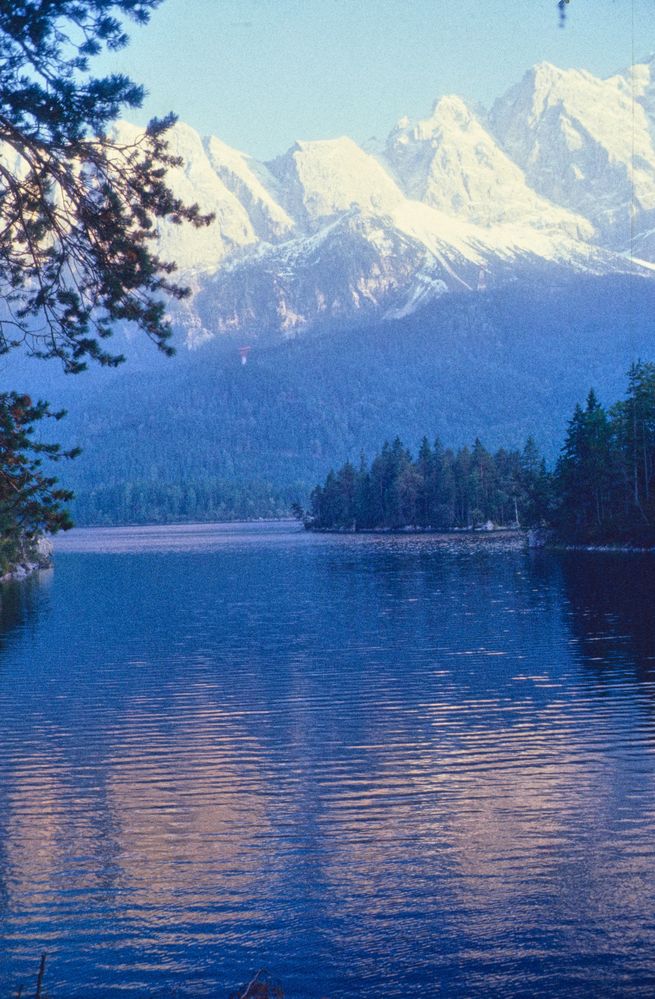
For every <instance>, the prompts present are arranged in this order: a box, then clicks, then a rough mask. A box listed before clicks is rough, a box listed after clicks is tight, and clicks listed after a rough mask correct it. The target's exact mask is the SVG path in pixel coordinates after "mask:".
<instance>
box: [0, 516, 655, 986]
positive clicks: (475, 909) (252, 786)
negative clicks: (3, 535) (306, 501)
mask: <svg viewBox="0 0 655 999" xmlns="http://www.w3.org/2000/svg"><path fill="white" fill-rule="evenodd" d="M654 595H655V559H652V558H649V557H645V556H637V555H630V556H628V555H618V554H600V553H593V554H591V553H590V554H577V553H576V554H567V555H549V554H545V553H539V552H537V553H529V552H525V551H521V550H513V549H512V548H511V547H507V545H506V544H505V543H504V542H502V541H501V540H499V539H496V538H494V537H490V538H480V539H478V540H471V539H463V538H461V539H455V540H451V541H448V540H444V539H438V538H431V537H427V536H424V537H411V536H397V537H395V536H394V537H392V536H368V537H353V536H319V537H317V536H312V535H307V534H304V533H303V532H298V531H297V530H296V529H295V528H294V527H293V526H289V525H287V524H279V525H259V526H251V525H234V526H231V527H211V526H204V527H179V528H147V529H131V530H127V529H126V530H114V531H112V530H99V531H77V532H72V533H71V534H70V535H68V536H66V537H63V538H62V539H61V541H60V542H59V543H58V552H57V558H56V567H55V569H54V571H47V572H44V573H41V574H40V576H39V578H35V579H32V580H29V581H27V582H26V583H23V584H12V585H10V586H6V587H4V589H3V591H2V604H1V614H2V617H1V621H0V996H2V999H4V997H5V996H7V997H8V996H9V995H10V994H15V989H16V986H17V985H18V984H19V983H21V982H24V983H25V984H26V985H31V986H32V991H33V983H34V978H35V973H36V968H37V964H38V959H39V956H40V954H41V952H42V951H46V952H47V953H48V964H47V975H46V987H47V991H48V994H49V995H51V996H52V999H73V997H75V999H82V997H85V999H86V997H88V996H91V995H93V996H94V997H96V999H98V997H99V999H111V997H114V996H122V997H126V999H132V997H136V996H151V995H152V996H177V997H180V999H184V997H187V996H197V997H209V996H212V997H217V999H221V997H224V996H225V997H226V996H227V994H228V993H229V991H230V990H232V989H234V988H236V987H237V986H239V985H240V984H243V983H245V982H246V981H248V979H249V978H250V977H251V976H252V974H253V973H254V972H255V971H256V970H257V969H258V968H260V967H266V968H267V969H269V971H270V972H271V973H272V974H273V975H274V977H275V978H276V979H278V980H279V981H280V982H281V983H282V985H283V986H284V990H285V996H286V997H287V999H320V997H327V999H355V997H364V996H366V997H371V996H384V997H385V999H401V997H403V999H404V997H408V996H412V997H417V996H419V997H424V996H425V997H427V996H434V995H443V996H448V997H478V996H479V997H483V996H484V997H490V996H498V997H501V996H502V997H506V996H512V997H518V996H525V997H528V996H542V997H550V996H553V997H555V996H557V997H559V996H562V997H563V996H566V997H570V996H581V997H582V996H585V997H586V996H594V997H605V996H607V997H617V999H618V997H632V996H644V997H646V996H648V997H651V996H652V995H653V994H654V993H655V613H654ZM12 989H13V993H12V992H11V990H12ZM30 994H31V993H30Z"/></svg>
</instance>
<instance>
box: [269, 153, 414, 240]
mask: <svg viewBox="0 0 655 999" xmlns="http://www.w3.org/2000/svg"><path fill="white" fill-rule="evenodd" d="M267 166H268V168H269V170H270V172H271V173H272V174H273V175H274V176H275V177H276V179H277V181H278V183H279V186H280V191H281V196H282V197H283V199H284V204H285V207H286V209H287V211H288V212H289V214H290V215H293V216H294V218H296V219H297V220H298V222H299V223H300V224H301V225H305V226H307V227H308V228H309V229H310V230H312V229H315V228H316V226H317V225H318V224H320V223H321V222H323V221H325V220H330V219H333V218H334V217H335V216H336V215H338V214H340V213H342V212H347V211H349V210H350V209H351V208H352V207H353V206H357V207H359V208H362V209H364V210H368V211H372V212H383V211H385V210H389V209H391V208H393V207H394V206H395V205H397V204H399V203H400V202H401V201H402V200H403V194H402V192H401V191H400V190H399V188H398V186H397V185H396V183H395V182H394V181H393V180H392V179H391V177H390V176H389V174H388V173H387V172H386V171H385V170H384V168H383V167H382V166H381V165H380V164H379V163H378V161H377V160H376V159H375V158H374V157H373V156H370V155H369V154H368V153H365V152H364V151H363V150H362V149H360V148H359V146H358V145H357V144H356V143H355V142H353V141H352V139H348V138H341V139H325V140H319V141H315V142H297V143H296V144H295V145H294V146H292V148H291V149H289V151H288V152H287V153H285V154H284V156H280V157H278V158H277V159H275V160H272V161H271V162H270V163H268V164H267Z"/></svg>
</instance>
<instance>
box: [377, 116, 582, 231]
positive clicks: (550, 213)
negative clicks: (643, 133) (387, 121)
mask: <svg viewBox="0 0 655 999" xmlns="http://www.w3.org/2000/svg"><path fill="white" fill-rule="evenodd" d="M386 156H387V159H388V161H389V162H390V164H391V166H392V167H393V169H394V171H395V173H396V175H397V176H398V177H399V179H400V180H401V183H402V185H403V187H404V189H405V191H406V193H407V194H408V195H409V196H410V197H412V198H415V199H418V200H420V201H424V202H425V203H426V204H428V205H431V206H432V207H433V208H438V209H440V210H442V211H444V212H447V213H449V214H451V215H455V216H456V217H458V218H464V219H467V220H468V221H470V222H475V223H478V224H480V225H484V226H491V225H496V224H503V223H513V222H522V223H524V224H527V225H533V226H535V227H536V228H538V229H539V228H558V229H562V230H563V231H564V232H567V233H568V234H569V235H572V236H574V237H575V238H586V239H589V238H591V237H592V236H593V227H592V226H591V225H590V224H589V222H588V221H587V220H586V219H583V218H582V217H580V216H579V215H578V216H576V215H573V214H572V213H571V212H568V211H566V210H565V209H562V208H560V207H558V206H557V205H555V204H553V203H552V202H549V201H547V200H546V199H545V198H542V197H540V196H539V195H538V194H537V193H536V192H535V191H533V190H531V189H530V188H529V187H528V185H527V183H526V180H525V176H524V174H523V171H522V170H521V169H520V167H518V166H517V165H516V163H513V162H512V160H510V158H509V157H508V156H507V155H506V154H505V153H504V152H503V151H502V150H501V149H500V147H499V146H498V143H497V142H496V141H495V140H494V139H493V138H492V137H491V135H490V134H489V133H488V132H487V131H486V129H485V128H484V127H483V126H482V124H481V123H480V121H479V120H478V119H477V118H476V116H475V115H474V114H473V112H472V111H471V110H470V109H469V108H468V107H467V106H466V104H465V103H464V101H462V100H461V99H460V98H459V97H442V98H441V99H440V100H438V101H437V102H436V104H435V105H434V108H433V111H432V114H431V115H430V117H428V118H424V119H421V120H420V121H417V122H415V123H410V122H409V120H408V119H407V118H404V119H401V120H400V121H399V122H398V124H397V126H396V128H395V129H394V130H393V131H392V133H391V135H390V136H389V140H388V142H387V148H386Z"/></svg>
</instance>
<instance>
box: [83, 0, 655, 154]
mask: <svg viewBox="0 0 655 999" xmlns="http://www.w3.org/2000/svg"><path fill="white" fill-rule="evenodd" d="M568 11H569V14H568V20H567V24H566V27H565V28H564V29H561V28H560V27H559V26H558V16H557V8H556V2H555V0H165V2H164V4H163V5H162V7H161V8H159V10H157V11H156V12H155V14H154V15H153V17H152V20H151V22H150V24H149V25H148V26H147V27H145V28H134V27H132V30H131V34H132V41H131V44H130V46H129V48H128V49H126V50H125V51H124V52H121V53H118V54H115V55H113V56H111V57H109V56H107V57H103V59H102V62H101V65H100V68H101V69H102V70H104V71H106V70H110V69H111V70H119V71H123V72H127V73H129V74H130V76H132V78H133V79H135V80H137V81H138V82H140V83H144V84H145V85H146V87H147V88H148V91H149V97H148V100H147V103H146V105H145V107H144V113H143V114H141V115H138V114H133V115H132V116H131V117H132V118H133V120H135V121H137V122H144V121H145V120H146V119H147V117H149V116H150V115H153V114H156V115H160V114H164V113H166V112H167V111H169V110H174V111H175V112H176V113H177V114H178V116H179V117H180V118H181V119H182V120H184V121H187V122H189V124H191V125H193V126H194V127H195V128H197V129H198V130H199V131H200V132H202V133H203V134H214V135H218V136H219V137H220V138H221V139H223V140H224V141H225V142H228V143H229V144H230V145H233V146H236V147H237V148H240V149H243V150H244V151H246V152H250V153H252V154H254V155H256V156H259V157H261V158H270V157H272V156H275V155H278V154H280V153H282V152H283V151H284V150H285V149H286V148H288V146H290V145H291V143H292V142H293V141H294V140H295V139H317V138H333V137H335V136H338V135H350V136H352V138H354V139H355V140H357V141H358V142H365V141H366V140H367V139H368V138H369V137H372V136H377V137H378V138H383V137H384V136H386V134H387V133H388V131H389V129H390V128H391V127H392V125H393V124H394V122H395V121H396V120H397V119H398V118H399V117H400V116H401V115H402V114H409V115H410V116H411V117H416V116H423V115H425V114H427V113H428V111H429V110H430V108H431V106H432V103H433V101H434V100H435V98H437V97H439V96H441V95H442V94H446V93H457V94H460V95H461V96H462V97H464V98H466V99H467V100H469V101H472V102H474V103H476V102H477V103H481V104H483V105H485V106H489V105H490V104H491V103H492V102H493V100H494V98H495V97H496V96H498V95H499V94H501V93H503V92H504V91H505V90H506V89H507V88H508V87H509V86H510V85H511V84H512V83H514V82H516V81H517V80H518V79H520V77H521V76H522V75H523V73H524V72H525V70H526V69H528V67H530V66H531V65H533V64H534V63H535V62H539V61H541V60H544V59H545V60H547V61H549V62H552V63H555V64H556V65H559V66H562V67H572V66H574V67H581V68H585V69H588V70H590V71H591V72H593V73H595V74H598V75H603V76H607V75H610V74H611V73H612V72H614V71H615V70H617V69H620V68H622V67H624V66H626V65H628V64H629V63H630V60H631V51H632V21H633V17H634V44H635V54H636V56H637V57H640V56H643V55H644V54H646V53H648V52H652V51H654V50H655V0H634V7H633V4H632V3H631V0H570V3H569V6H568Z"/></svg>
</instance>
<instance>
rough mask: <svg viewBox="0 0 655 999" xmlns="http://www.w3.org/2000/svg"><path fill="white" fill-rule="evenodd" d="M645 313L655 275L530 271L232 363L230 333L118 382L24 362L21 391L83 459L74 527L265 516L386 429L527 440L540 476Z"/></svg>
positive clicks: (615, 378)
mask: <svg viewBox="0 0 655 999" xmlns="http://www.w3.org/2000/svg"><path fill="white" fill-rule="evenodd" d="M550 277H551V278H552V275H550ZM627 302H631V303H632V308H628V307H627V305H626V303H627ZM654 315H655V282H652V281H647V280H644V279H643V278H632V279H630V278H628V277H625V276H623V277H621V276H618V277H614V278H602V279H601V278H590V277H584V278H583V277H576V278H575V279H573V278H570V277H569V278H565V277H563V276H562V275H558V276H557V277H556V278H552V280H546V276H545V275H542V277H541V280H540V281H539V282H535V283H530V284H528V285H524V284H518V283H517V284H514V285H511V286H508V287H504V288H500V289H495V290H489V291H487V292H486V293H484V294H470V293H469V294H462V295H448V296H444V298H443V299H442V300H440V301H439V302H436V303H433V304H432V305H430V306H429V307H427V308H425V309H423V310H421V311H420V312H417V313H415V314H413V315H412V316H408V317H406V318H404V319H402V320H387V321H385V322H377V323H375V324H372V325H371V326H365V327H359V328H356V327H353V328H349V329H344V330H341V331H332V332H330V333H329V334H328V333H323V334H321V335H309V334H308V335H306V336H303V337H298V338H297V339H295V340H292V341H288V342H284V343H279V344H275V345H272V344H267V345H264V344H260V342H259V341H258V340H257V339H256V337H254V336H253V339H252V341H251V342H252V345H253V349H252V352H251V354H250V358H249V360H248V364H247V366H245V367H242V366H241V364H240V359H239V354H238V350H237V347H238V345H239V343H240V342H241V340H240V339H239V340H234V341H233V340H230V338H227V337H225V338H217V339H216V340H215V341H212V342H208V343H205V344H203V345H202V346H201V347H200V348H198V349H197V350H195V351H189V350H187V348H186V347H185V346H184V345H183V344H182V343H181V342H178V345H177V346H178V352H177V356H176V357H175V358H173V359H171V360H168V359H166V358H162V357H159V356H157V355H154V354H153V352H152V351H151V350H148V349H147V348H148V346H149V345H148V344H146V345H144V346H143V348H142V349H141V351H140V352H138V351H136V350H135V344H134V341H130V342H125V343H121V348H122V349H124V351H125V353H126V355H127V357H128V362H129V363H128V364H125V365H124V366H123V368H122V369H119V370H117V371H113V370H106V369H105V370H101V371H92V370H89V371H87V372H84V373H82V374H80V375H78V376H76V377H75V378H71V377H65V376H62V375H60V374H59V373H58V372H57V370H56V369H55V368H54V367H53V366H48V365H43V364H38V363H37V362H32V363H28V362H25V364H24V367H23V369H22V370H21V371H20V372H19V374H20V384H23V385H25V386H26V388H27V389H28V390H29V391H30V393H31V395H32V396H33V397H37V396H43V397H45V398H49V399H51V400H53V404H54V405H56V406H57V407H59V408H65V409H67V410H68V413H69V415H68V416H67V418H66V419H65V420H63V421H62V422H61V423H60V424H59V425H58V427H57V431H58V434H59V437H60V440H61V442H62V444H63V445H64V446H65V447H72V446H74V445H80V446H81V447H82V449H83V453H82V455H81V457H80V458H79V459H78V460H77V461H75V462H72V463H71V464H70V465H68V466H67V467H66V469H65V476H64V483H65V485H66V486H67V487H69V488H71V489H72V490H73V491H74V492H75V494H76V499H75V501H74V503H73V504H72V507H71V514H72V516H73V519H74V520H75V522H76V523H78V524H107V523H147V522H161V521H162V520H185V519H187V520H199V519H206V520H211V519H217V518H218V519H231V518H241V517H243V516H248V517H259V516H271V515H276V514H279V513H283V512H286V511H288V509H289V506H290V504H291V502H293V501H294V500H295V501H297V502H299V503H301V504H302V505H303V506H307V504H308V502H309V495H310V493H311V490H312V488H313V486H314V484H315V483H316V482H320V481H322V480H323V479H324V478H325V475H326V474H327V472H328V470H329V469H330V468H331V467H336V466H338V465H340V464H342V463H343V462H344V461H346V460H349V461H351V462H352V463H353V464H354V465H355V466H356V467H357V466H358V464H359V455H360V452H361V451H364V452H365V453H366V454H367V455H368V456H369V458H370V457H371V456H372V455H374V454H375V453H376V452H377V451H378V450H379V448H380V446H381V445H382V443H383V441H385V440H390V441H391V440H393V439H394V437H395V436H396V435H398V436H400V437H401V439H402V440H403V441H407V442H410V443H411V446H412V447H416V446H417V444H418V442H419V441H420V438H421V435H422V433H423V431H424V430H429V431H430V436H431V438H433V437H434V436H437V435H438V436H439V437H440V438H441V440H443V441H444V442H447V444H448V446H450V447H453V448H455V449H457V448H460V447H463V446H464V445H465V444H467V443H468V444H469V445H470V443H471V442H472V441H474V440H475V437H476V436H480V438H481V439H482V440H483V441H484V444H485V446H486V447H487V448H489V449H490V450H492V451H496V450H497V449H498V448H504V449H506V450H508V451H511V450H522V448H523V445H524V443H525V441H526V439H527V438H528V437H529V436H532V437H534V439H535V441H536V442H537V445H538V447H539V449H540V450H541V451H542V452H543V454H544V456H545V457H546V460H547V463H548V465H549V467H552V466H553V464H554V462H555V460H556V458H557V455H558V452H559V448H560V446H561V443H562V440H563V438H564V434H565V432H566V423H567V417H568V416H569V415H570V413H571V412H572V410H573V407H574V406H575V403H576V401H577V400H579V399H584V397H585V395H586V392H587V391H588V388H589V386H590V385H594V386H596V388H597V391H598V394H599V396H600V397H601V398H603V399H613V398H618V397H619V396H620V394H621V392H622V391H623V386H624V373H625V371H626V369H627V367H628V365H629V364H630V362H631V360H632V359H633V358H635V357H639V356H644V357H649V356H651V353H652V344H653V320H652V317H653V316H654ZM246 336H247V335H246ZM46 377H47V378H48V381H46ZM17 378H18V374H17ZM36 379H40V381H39V382H38V383H36V384H35V382H36Z"/></svg>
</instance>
